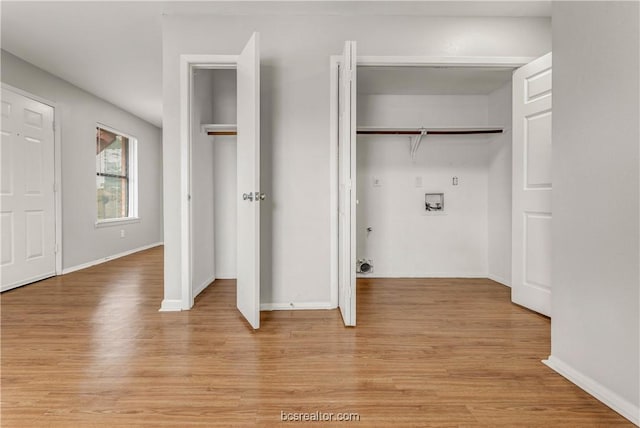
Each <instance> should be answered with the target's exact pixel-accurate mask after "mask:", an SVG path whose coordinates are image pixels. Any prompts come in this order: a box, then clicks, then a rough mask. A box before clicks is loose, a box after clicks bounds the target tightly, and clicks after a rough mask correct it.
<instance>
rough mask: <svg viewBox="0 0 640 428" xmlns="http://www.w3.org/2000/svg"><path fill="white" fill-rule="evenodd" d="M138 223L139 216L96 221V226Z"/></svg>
mask: <svg viewBox="0 0 640 428" xmlns="http://www.w3.org/2000/svg"><path fill="white" fill-rule="evenodd" d="M129 223H140V217H125V218H113V219H109V220H98V221H96V228H100V227H109V226H119V225H121V224H129Z"/></svg>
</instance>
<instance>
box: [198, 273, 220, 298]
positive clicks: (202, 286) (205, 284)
mask: <svg viewBox="0 0 640 428" xmlns="http://www.w3.org/2000/svg"><path fill="white" fill-rule="evenodd" d="M216 279H217V278H216V276H215V275H213V276H211V277H210V278H209V279H206V280H204V281H203V282H202V283H201V284H200V285H198V286H197V287H194V289H193V298H194V299H195V298H196V297H198V294H200V293H202V292H203V291H204V289H205V288H207V287H208V286H209V285H211V283H212V282H213V281H215V280H216Z"/></svg>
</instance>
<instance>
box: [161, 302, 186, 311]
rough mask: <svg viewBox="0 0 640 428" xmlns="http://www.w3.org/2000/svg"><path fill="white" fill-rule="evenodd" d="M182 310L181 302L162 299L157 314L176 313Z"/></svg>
mask: <svg viewBox="0 0 640 428" xmlns="http://www.w3.org/2000/svg"><path fill="white" fill-rule="evenodd" d="M181 310H182V300H180V299H174V300H171V299H164V300H163V301H162V304H161V305H160V310H159V312H178V311H181Z"/></svg>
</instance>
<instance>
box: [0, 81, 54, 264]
mask: <svg viewBox="0 0 640 428" xmlns="http://www.w3.org/2000/svg"><path fill="white" fill-rule="evenodd" d="M2 88H3V89H6V90H9V91H11V92H15V93H16V94H19V95H22V96H24V97H27V98H30V99H32V100H35V101H38V102H39V103H42V104H45V105H48V106H49V107H51V108H53V126H54V130H53V162H54V165H53V174H54V177H53V185H54V192H53V195H54V196H53V197H54V203H55V208H54V215H55V229H56V231H55V233H56V244H55V257H56V272H55V275H62V274H63V272H62V131H61V129H62V113H61V112H60V109H59V107H60V106H59V105H58V103H55V102H53V101H51V100H48V99H46V98H42V97H39V96H38V95H35V94H32V93H30V92H27V91H24V90H22V89H20V88H16V87H15V86H11V85H8V84H6V83H4V82H2Z"/></svg>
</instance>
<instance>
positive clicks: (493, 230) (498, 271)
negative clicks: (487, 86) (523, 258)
mask: <svg viewBox="0 0 640 428" xmlns="http://www.w3.org/2000/svg"><path fill="white" fill-rule="evenodd" d="M488 98H489V100H488V102H489V123H490V124H491V125H500V126H503V127H504V133H503V134H500V135H497V136H495V138H494V139H493V140H492V141H491V145H490V148H489V149H490V155H489V159H490V160H489V176H488V180H489V184H488V186H489V213H488V221H489V234H488V236H489V242H488V243H489V251H488V256H489V267H488V269H489V278H491V279H493V280H495V281H498V282H500V283H502V284H505V285H508V286H511V182H512V180H511V165H512V150H511V147H512V146H511V136H512V133H511V82H509V83H507V84H506V85H504V86H503V87H502V88H500V89H497V90H495V91H494V92H492V93H491V94H489V97H488Z"/></svg>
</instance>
